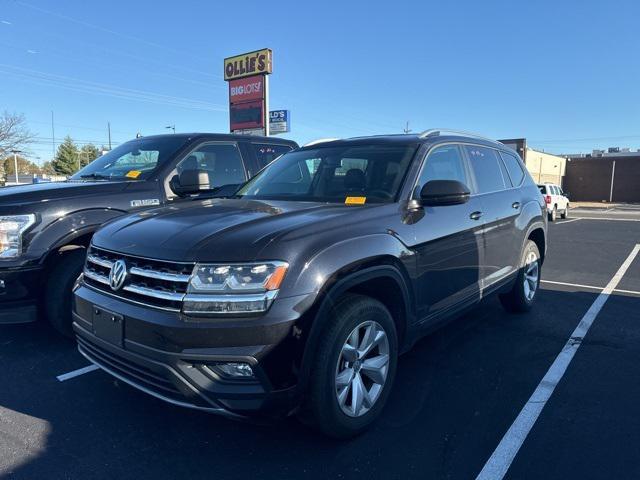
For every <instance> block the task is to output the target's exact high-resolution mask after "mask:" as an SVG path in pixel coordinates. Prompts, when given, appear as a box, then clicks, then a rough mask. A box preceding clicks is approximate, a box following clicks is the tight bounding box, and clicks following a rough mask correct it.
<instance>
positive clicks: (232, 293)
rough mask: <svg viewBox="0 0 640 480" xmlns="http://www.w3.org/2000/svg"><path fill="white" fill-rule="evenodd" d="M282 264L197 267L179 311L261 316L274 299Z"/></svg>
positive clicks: (283, 266) (260, 263)
mask: <svg viewBox="0 0 640 480" xmlns="http://www.w3.org/2000/svg"><path fill="white" fill-rule="evenodd" d="M287 268H289V265H288V264H287V263H285V262H256V263H246V264H215V265H210V264H197V265H196V266H195V268H194V270H193V274H192V275H191V281H190V282H189V288H188V289H187V295H186V296H185V299H184V307H183V310H184V312H185V313H188V314H196V315H197V314H207V313H260V312H265V311H266V310H267V309H268V308H269V307H270V306H271V303H272V302H273V300H274V299H275V298H276V296H277V295H278V290H279V288H280V284H281V283H282V280H283V279H284V276H285V274H286V273H287Z"/></svg>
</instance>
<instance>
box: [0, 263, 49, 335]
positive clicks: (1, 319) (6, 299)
mask: <svg viewBox="0 0 640 480" xmlns="http://www.w3.org/2000/svg"><path fill="white" fill-rule="evenodd" d="M41 279H42V268H37V267H36V268H0V324H12V323H29V322H34V321H36V320H37V317H38V315H37V313H38V308H37V305H38V303H39V300H40V298H39V296H40V292H41V290H42V280H41Z"/></svg>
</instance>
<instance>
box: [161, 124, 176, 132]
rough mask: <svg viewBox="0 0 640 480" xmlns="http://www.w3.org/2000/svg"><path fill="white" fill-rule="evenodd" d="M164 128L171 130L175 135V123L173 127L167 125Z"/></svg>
mask: <svg viewBox="0 0 640 480" xmlns="http://www.w3.org/2000/svg"><path fill="white" fill-rule="evenodd" d="M164 128H170V129H171V130H173V133H176V124H175V123H174V124H173V125H167V126H166V127H164Z"/></svg>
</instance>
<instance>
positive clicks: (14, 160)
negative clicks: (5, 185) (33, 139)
mask: <svg viewBox="0 0 640 480" xmlns="http://www.w3.org/2000/svg"><path fill="white" fill-rule="evenodd" d="M11 153H13V168H14V169H15V170H14V173H15V176H16V185H18V183H19V179H18V154H19V153H24V152H23V151H22V150H15V149H14V150H11Z"/></svg>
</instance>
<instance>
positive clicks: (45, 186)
mask: <svg viewBox="0 0 640 480" xmlns="http://www.w3.org/2000/svg"><path fill="white" fill-rule="evenodd" d="M127 183H128V182H127V181H122V182H50V183H34V184H32V185H17V186H14V187H4V188H0V207H6V206H12V205H20V206H25V205H29V204H34V203H40V202H49V201H52V200H56V201H59V200H66V199H69V198H73V197H86V196H88V195H104V194H106V193H112V192H118V191H121V190H123V189H125V188H126V187H127Z"/></svg>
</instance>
